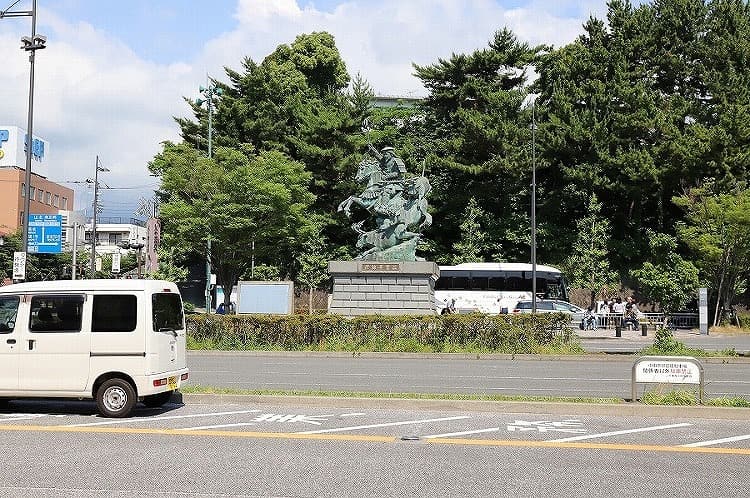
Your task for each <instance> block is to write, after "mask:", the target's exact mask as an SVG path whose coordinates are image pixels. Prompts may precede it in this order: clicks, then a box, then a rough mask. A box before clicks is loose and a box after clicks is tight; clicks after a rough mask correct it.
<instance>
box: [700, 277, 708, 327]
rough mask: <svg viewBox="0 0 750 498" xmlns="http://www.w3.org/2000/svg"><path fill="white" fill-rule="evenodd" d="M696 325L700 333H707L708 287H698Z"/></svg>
mask: <svg viewBox="0 0 750 498" xmlns="http://www.w3.org/2000/svg"><path fill="white" fill-rule="evenodd" d="M698 325H699V327H700V331H701V335H708V289H707V288H705V287H701V288H700V289H698Z"/></svg>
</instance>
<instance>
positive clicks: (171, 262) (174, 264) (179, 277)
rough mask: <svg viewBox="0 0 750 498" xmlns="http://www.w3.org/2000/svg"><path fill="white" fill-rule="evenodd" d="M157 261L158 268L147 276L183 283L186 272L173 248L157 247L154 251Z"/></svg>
mask: <svg viewBox="0 0 750 498" xmlns="http://www.w3.org/2000/svg"><path fill="white" fill-rule="evenodd" d="M156 253H157V256H158V261H159V267H158V268H157V269H156V271H154V272H152V273H151V275H149V276H150V277H151V278H153V279H157V280H168V281H170V282H184V281H185V279H186V278H187V275H188V270H187V268H185V267H184V266H182V265H181V260H180V258H179V256H178V254H177V250H176V248H175V247H174V246H172V247H164V246H163V245H162V246H161V247H159V249H158V250H157V251H156Z"/></svg>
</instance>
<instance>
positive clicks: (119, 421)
mask: <svg viewBox="0 0 750 498" xmlns="http://www.w3.org/2000/svg"><path fill="white" fill-rule="evenodd" d="M259 411H260V410H240V411H236V412H218V413H196V414H192V415H170V416H169V417H139V418H125V419H117V420H107V421H105V422H93V423H90V424H72V425H68V426H66V427H90V426H94V425H113V424H128V423H131V422H154V421H159V420H176V419H180V418H200V417H213V416H215V415H238V414H242V413H258V412H259Z"/></svg>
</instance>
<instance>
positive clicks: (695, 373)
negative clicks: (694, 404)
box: [635, 360, 701, 384]
mask: <svg viewBox="0 0 750 498" xmlns="http://www.w3.org/2000/svg"><path fill="white" fill-rule="evenodd" d="M635 381H636V382H644V383H652V384H700V383H701V371H700V367H699V366H698V364H697V363H695V362H694V361H693V362H691V361H681V360H669V361H667V360H646V361H639V362H638V366H637V368H636V369H635Z"/></svg>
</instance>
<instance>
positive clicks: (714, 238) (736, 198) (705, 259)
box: [674, 180, 750, 325]
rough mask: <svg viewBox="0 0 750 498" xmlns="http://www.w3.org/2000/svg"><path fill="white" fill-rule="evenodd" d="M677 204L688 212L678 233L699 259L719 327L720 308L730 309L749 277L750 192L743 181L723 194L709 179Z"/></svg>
mask: <svg viewBox="0 0 750 498" xmlns="http://www.w3.org/2000/svg"><path fill="white" fill-rule="evenodd" d="M674 202H675V204H676V205H677V206H680V207H681V208H683V209H684V210H685V214H686V216H685V219H684V221H683V222H680V223H679V225H678V227H677V233H678V234H679V236H680V238H681V239H682V241H683V242H684V243H685V244H686V245H687V246H688V247H689V248H690V249H691V250H692V251H693V253H694V254H695V255H696V256H697V261H698V265H699V267H700V269H701V271H702V274H703V277H704V278H705V280H706V281H708V282H710V285H711V291H712V293H713V295H714V296H715V303H716V308H715V310H714V325H717V324H718V322H719V320H720V318H721V317H720V316H719V314H718V312H719V309H720V308H721V307H722V306H723V307H724V308H729V306H730V305H731V304H732V302H733V300H734V298H735V295H736V293H737V291H738V290H740V289H742V288H744V287H746V284H747V279H748V276H749V274H750V271H748V268H750V189H749V188H748V187H747V184H745V183H744V182H743V183H739V184H737V185H736V186H735V188H733V189H732V190H731V191H729V192H723V191H721V190H720V189H719V188H718V185H717V184H716V182H715V181H713V180H709V181H706V182H705V183H704V184H703V185H701V186H700V187H695V188H692V189H690V190H689V191H688V192H687V193H686V194H685V195H683V196H681V197H676V198H675V199H674Z"/></svg>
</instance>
